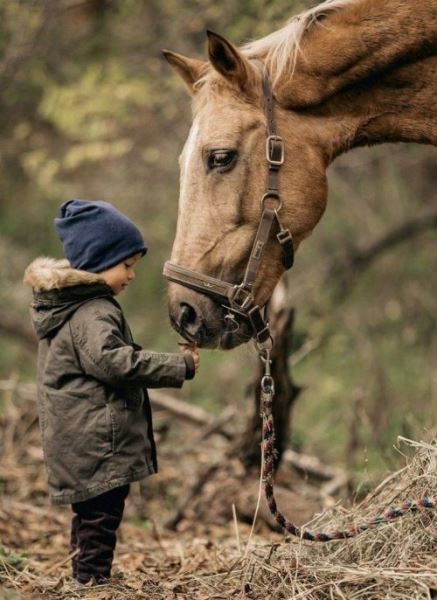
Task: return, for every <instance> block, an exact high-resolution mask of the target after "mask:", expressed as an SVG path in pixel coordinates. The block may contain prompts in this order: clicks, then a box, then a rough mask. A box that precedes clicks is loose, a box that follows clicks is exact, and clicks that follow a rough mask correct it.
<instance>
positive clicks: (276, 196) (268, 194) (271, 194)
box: [261, 190, 282, 213]
mask: <svg viewBox="0 0 437 600" xmlns="http://www.w3.org/2000/svg"><path fill="white" fill-rule="evenodd" d="M268 198H272V199H274V200H277V202H278V206H276V208H275V209H274V211H275V212H276V213H278V212H279V211H280V210H281V208H282V200H281V199H280V197H279V194H278V192H275V191H273V190H271V191H270V192H266V193H265V194H264V196H263V197H262V198H261V205H262V207H263V208H265V204H266V200H267V199H268Z"/></svg>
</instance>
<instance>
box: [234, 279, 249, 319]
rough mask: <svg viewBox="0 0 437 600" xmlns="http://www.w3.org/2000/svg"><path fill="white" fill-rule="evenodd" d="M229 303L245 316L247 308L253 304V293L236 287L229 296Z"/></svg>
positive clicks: (239, 286)
mask: <svg viewBox="0 0 437 600" xmlns="http://www.w3.org/2000/svg"><path fill="white" fill-rule="evenodd" d="M229 302H230V304H231V306H232V307H235V308H237V310H238V311H240V312H242V313H243V314H245V313H246V311H247V307H248V306H250V304H251V303H253V297H252V292H250V291H249V290H248V289H246V288H244V287H242V286H241V285H235V286H234V288H233V290H232V293H231V295H230V296H229Z"/></svg>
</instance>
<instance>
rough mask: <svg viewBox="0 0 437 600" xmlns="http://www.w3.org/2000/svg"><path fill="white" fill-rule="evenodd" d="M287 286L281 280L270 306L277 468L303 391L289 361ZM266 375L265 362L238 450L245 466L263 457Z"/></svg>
mask: <svg viewBox="0 0 437 600" xmlns="http://www.w3.org/2000/svg"><path fill="white" fill-rule="evenodd" d="M286 296H287V295H286V285H285V281H284V280H282V281H281V282H280V283H279V284H278V286H277V288H276V290H275V292H274V294H273V296H272V299H271V303H270V307H269V322H270V330H271V332H272V336H273V339H274V345H273V349H272V355H271V356H272V366H271V372H272V376H273V379H274V381H275V397H274V400H273V420H274V425H275V434H276V443H275V446H276V450H277V457H276V465H275V467H278V465H279V463H280V461H281V458H282V453H283V452H284V450H285V449H286V447H287V444H288V442H289V439H290V420H291V419H290V413H291V408H292V406H293V404H294V402H295V400H296V398H297V396H298V394H299V392H300V388H299V387H297V386H295V385H294V384H293V382H292V380H291V376H290V369H289V365H288V360H289V356H290V349H291V342H292V330H293V321H294V309H292V308H290V307H289V306H287V297H286ZM263 374H264V365H262V364H261V362H260V365H259V366H258V368H257V373H256V376H255V382H254V410H253V414H252V416H251V418H250V419H249V422H248V424H247V427H246V431H245V433H244V434H243V439H242V442H241V445H240V447H239V449H238V451H239V456H240V457H241V460H242V461H243V463H244V464H245V466H246V468H250V467H253V466H256V465H259V463H260V460H261V447H260V444H261V418H260V381H261V377H262V376H263Z"/></svg>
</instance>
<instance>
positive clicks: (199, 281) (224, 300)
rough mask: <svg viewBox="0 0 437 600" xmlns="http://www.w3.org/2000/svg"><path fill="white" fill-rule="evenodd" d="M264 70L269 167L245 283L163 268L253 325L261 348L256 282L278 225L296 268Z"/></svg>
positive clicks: (263, 334)
mask: <svg viewBox="0 0 437 600" xmlns="http://www.w3.org/2000/svg"><path fill="white" fill-rule="evenodd" d="M256 64H257V66H258V67H259V68H260V69H261V73H262V85H263V94H264V110H265V115H266V122H267V139H266V159H267V164H268V178H267V189H266V191H265V193H264V195H263V197H262V199H261V205H262V214H261V219H260V222H259V225H258V229H257V232H256V235H255V239H254V241H253V245H252V250H251V253H250V257H249V260H248V263H247V266H246V270H245V273H244V277H243V281H242V282H241V283H240V284H237V285H234V284H231V283H228V282H226V281H222V280H221V279H215V278H214V277H210V276H209V275H204V274H203V273H199V272H198V271H193V270H191V269H187V268H186V267H181V266H179V265H177V264H174V263H172V262H170V261H167V262H166V263H165V265H164V271H163V274H164V276H165V277H166V278H167V279H168V280H169V281H173V282H175V283H178V284H180V285H183V286H185V287H187V288H190V289H193V290H195V291H196V292H200V293H202V294H206V295H207V296H211V297H212V298H213V299H215V300H216V301H218V302H220V303H221V304H222V305H223V306H224V307H225V308H226V309H227V310H228V311H229V312H230V315H228V316H232V317H233V316H234V313H236V314H237V315H240V316H243V317H245V318H247V319H248V320H249V321H250V324H251V326H252V329H253V332H254V338H255V341H256V343H257V344H258V345H259V346H263V345H265V344H267V343H269V342H270V340H271V336H270V331H269V326H268V323H267V322H266V320H265V319H264V317H263V315H262V307H260V306H259V305H258V304H257V303H256V301H255V297H254V294H253V288H254V285H255V281H256V278H257V275H258V272H259V269H260V266H261V261H262V258H263V255H264V251H265V247H266V245H267V242H268V241H269V239H270V234H271V231H272V229H273V225H274V224H275V223H276V224H277V228H278V233H277V234H276V239H277V241H278V242H279V244H280V245H281V248H282V264H283V266H284V268H285V269H290V268H291V267H292V265H293V258H294V251H293V238H292V235H291V232H290V230H289V229H286V228H284V227H283V226H282V223H281V220H280V218H279V212H280V210H281V207H282V202H281V199H280V197H279V176H278V173H279V169H280V168H281V166H282V165H283V164H284V141H283V139H282V138H281V137H280V136H279V135H278V134H277V131H276V123H275V118H274V108H273V94H272V89H271V85H270V81H269V78H268V74H267V71H266V69H265V67H264V65H263V64H262V63H260V62H258V61H256Z"/></svg>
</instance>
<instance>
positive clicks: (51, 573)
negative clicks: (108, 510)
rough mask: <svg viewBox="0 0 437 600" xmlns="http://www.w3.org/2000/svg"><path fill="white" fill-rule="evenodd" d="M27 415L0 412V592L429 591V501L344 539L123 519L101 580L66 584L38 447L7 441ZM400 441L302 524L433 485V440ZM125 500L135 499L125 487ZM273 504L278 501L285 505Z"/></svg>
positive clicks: (291, 595) (436, 477)
mask: <svg viewBox="0 0 437 600" xmlns="http://www.w3.org/2000/svg"><path fill="white" fill-rule="evenodd" d="M32 419H33V417H32V415H30V414H29V415H28V416H26V418H25V419H24V421H23V420H22V419H17V420H16V421H15V424H14V432H11V431H10V426H8V427H6V423H5V421H4V420H3V422H2V421H0V433H1V434H2V435H3V437H2V438H1V439H0V449H2V450H3V451H4V450H5V448H6V447H7V449H8V455H7V456H5V455H4V454H3V455H2V457H1V459H2V460H1V463H0V479H2V480H3V481H6V491H7V492H8V490H9V492H10V493H7V494H6V495H4V496H0V586H3V587H0V599H3V598H4V599H9V600H19V599H20V600H21V599H26V600H27V599H34V598H35V599H36V598H41V599H42V598H44V599H50V598H66V599H67V598H68V599H76V598H90V599H93V600H97V599H99V600H112V599H113V600H125V599H133V598H147V599H150V600H158V599H159V600H167V599H174V598H187V599H190V600H191V599H194V600H196V599H199V600H200V599H202V600H203V599H211V600H212V599H217V600H218V599H221V598H223V599H226V598H230V599H232V598H236V599H243V598H244V599H251V600H255V599H256V600H258V599H259V600H268V599H271V600H273V599H274V600H280V599H293V600H294V599H303V598H305V599H307V600H310V599H311V600H313V599H314V600H316V599H317V600H319V599H325V598H326V599H334V598H335V599H343V600H344V599H347V600H364V599H366V600H370V599H381V600H382V599H391V600H397V599H399V600H400V599H402V600H405V599H416V598H417V599H429V598H434V597H437V595H436V594H437V592H436V591H435V590H437V552H436V550H437V543H436V542H437V530H436V523H437V519H436V517H437V515H436V514H435V511H424V512H421V513H419V514H414V515H413V514H411V515H408V516H406V517H404V518H402V519H399V520H397V521H396V522H394V523H392V524H390V525H384V526H381V527H379V528H377V529H374V530H371V531H368V532H366V533H364V534H362V535H361V536H359V537H358V538H356V539H354V540H347V541H341V542H333V543H329V544H320V543H319V544H317V543H311V542H302V541H300V540H296V539H285V540H284V538H283V537H282V536H280V535H278V534H272V533H268V532H267V531H266V530H264V531H263V533H262V535H261V534H260V533H259V532H258V533H257V534H256V535H255V536H253V537H252V538H251V539H250V544H249V546H248V540H249V526H248V525H245V524H243V523H239V522H238V518H237V519H236V520H235V522H233V521H232V519H231V520H230V521H229V522H228V523H227V524H224V525H222V526H218V525H214V526H212V525H211V524H208V523H205V522H203V523H199V522H196V521H195V520H193V521H190V520H189V519H187V520H185V522H184V523H183V525H182V526H181V527H180V530H179V531H178V532H176V533H171V532H165V533H163V532H162V531H161V530H160V525H159V523H158V524H153V527H151V528H149V530H145V529H143V528H141V527H139V526H137V525H135V524H133V523H132V522H125V523H124V524H123V525H122V528H121V535H120V540H119V544H118V546H117V557H116V561H115V565H114V566H115V569H114V577H113V579H112V580H111V583H110V584H107V585H102V586H95V587H93V588H89V587H77V586H75V584H74V582H73V581H72V580H71V578H70V566H69V557H68V546H67V541H68V540H67V537H68V528H69V519H70V515H69V512H68V510H67V509H65V510H63V509H52V508H49V507H47V506H45V505H41V498H42V496H41V493H42V488H43V487H44V486H43V484H41V483H40V477H41V475H40V473H41V472H42V471H40V468H41V464H40V458H41V457H40V454H38V452H37V450H36V448H35V447H34V443H36V442H35V440H34V438H33V437H32V436H33V434H32V435H31V436H30V438H31V439H32V440H33V442H32V443H30V444H27V445H26V446H25V449H24V447H23V445H21V446H20V448H21V449H19V448H17V447H16V445H15V446H14V443H13V440H14V439H15V440H20V439H21V440H22V439H23V436H26V435H27V437H28V441H29V431H30V432H32V431H33V425H32V427H30V428H29V424H30V423H31V422H32ZM26 422H27V425H26ZM9 425H10V424H9ZM12 433H13V435H12ZM8 445H9V446H8ZM412 446H414V447H412ZM29 448H32V450H31V452H30V454H29V452H28V450H29ZM401 448H402V449H403V450H405V452H407V453H408V454H412V456H410V457H409V458H407V457H406V466H405V467H404V468H403V469H402V470H401V471H399V472H397V473H394V474H392V475H391V476H390V477H388V478H387V479H386V480H385V481H384V482H382V484H380V485H379V486H378V487H377V488H376V489H375V490H374V491H373V492H372V493H371V494H370V495H369V496H368V497H367V498H366V499H365V500H364V501H363V502H361V503H360V504H359V505H357V506H356V507H353V508H352V509H345V508H342V506H340V505H338V506H336V507H335V508H334V509H332V510H329V511H326V512H324V513H323V514H320V515H318V516H317V517H316V518H315V519H314V520H313V521H312V522H311V523H310V526H311V528H312V529H313V530H329V529H332V528H334V527H338V526H340V527H342V526H346V525H349V524H351V522H354V521H356V522H361V521H363V520H365V519H366V518H368V517H371V516H374V515H375V514H380V513H382V512H383V511H384V510H385V509H386V508H388V507H389V506H391V505H393V504H394V505H396V504H398V503H400V502H401V501H402V500H404V499H406V498H411V499H416V498H420V497H423V496H435V495H436V494H437V469H436V465H437V445H436V442H435V441H434V442H433V443H432V444H426V443H424V442H421V443H417V444H413V443H412V442H408V441H406V440H402V444H401ZM413 451H414V452H413ZM14 452H15V454H14ZM20 457H21V458H20ZM26 457H27V458H26ZM26 490H27V492H26ZM29 490H33V495H32V494H29ZM35 491H36V494H35ZM38 494H39V495H38ZM131 502H133V503H135V497H134V498H133V500H131ZM38 504H39V505H38ZM282 508H283V510H284V512H285V513H287V507H285V506H284V507H282ZM152 523H153V522H152ZM432 590H434V592H433V591H432Z"/></svg>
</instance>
